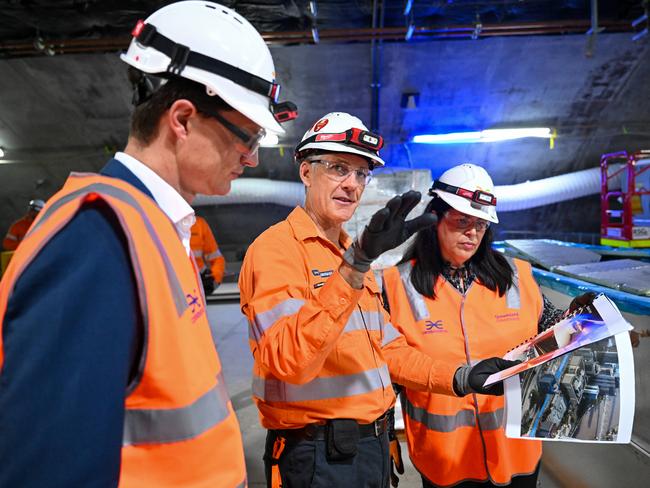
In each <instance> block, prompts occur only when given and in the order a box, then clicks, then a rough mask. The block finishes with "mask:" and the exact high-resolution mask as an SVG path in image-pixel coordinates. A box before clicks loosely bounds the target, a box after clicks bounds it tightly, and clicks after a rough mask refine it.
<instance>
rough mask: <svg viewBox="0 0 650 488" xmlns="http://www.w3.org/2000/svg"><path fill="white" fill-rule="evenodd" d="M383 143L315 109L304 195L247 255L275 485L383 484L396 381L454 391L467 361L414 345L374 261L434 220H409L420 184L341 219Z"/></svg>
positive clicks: (260, 395)
mask: <svg viewBox="0 0 650 488" xmlns="http://www.w3.org/2000/svg"><path fill="white" fill-rule="evenodd" d="M382 145H383V140H382V138H381V136H379V135H378V134H374V133H372V132H370V131H368V130H367V128H366V127H365V126H364V125H363V123H362V122H361V120H359V119H358V118H357V117H354V116H352V115H350V114H347V113H342V112H334V113H330V114H327V115H325V116H324V117H322V118H321V119H320V120H318V121H317V122H316V123H315V124H314V125H313V126H312V127H311V128H310V129H309V130H308V131H307V132H306V133H305V135H304V137H303V139H302V141H301V142H300V144H298V146H297V147H296V151H295V157H296V161H297V162H298V163H299V164H300V167H299V171H300V178H301V180H302V182H303V183H304V185H305V189H306V195H305V204H304V206H303V207H296V209H294V210H293V212H292V213H291V214H290V215H289V217H287V219H286V220H284V221H283V222H280V223H279V224H277V225H274V226H273V227H271V228H270V229H268V230H266V231H265V232H263V233H262V234H261V235H260V236H259V237H258V238H257V239H256V240H255V242H254V243H253V244H252V245H251V246H250V247H249V249H248V252H247V253H246V257H245V258H244V262H243V265H242V270H241V273H240V279H239V288H240V297H241V307H242V312H243V313H244V314H245V315H246V316H247V317H248V320H249V324H250V328H249V344H250V347H251V351H252V353H253V356H254V359H255V366H254V370H253V396H254V399H255V403H256V405H257V407H258V409H259V412H260V419H261V422H262V425H263V426H264V427H265V428H267V429H268V430H269V432H268V435H267V441H266V451H265V456H264V460H265V468H266V476H267V486H269V487H271V486H278V485H277V482H278V481H279V480H278V478H281V481H282V484H283V486H332V487H334V486H337V487H339V486H350V487H355V488H356V487H359V488H363V487H368V488H370V487H378V488H384V487H387V486H388V483H389V478H390V477H389V467H390V461H389V442H388V434H387V426H388V419H387V411H388V410H389V409H390V408H391V407H392V406H393V404H394V402H395V394H394V392H393V389H392V387H391V381H397V382H399V383H400V384H404V385H409V386H410V387H411V388H413V389H416V390H424V391H430V392H435V393H443V394H448V395H454V394H455V392H454V387H453V379H454V373H455V371H456V370H457V369H458V367H459V366H460V364H451V363H443V362H440V361H437V360H435V359H433V358H432V357H430V356H427V355H425V354H422V353H420V352H418V351H417V350H415V349H413V348H411V347H410V346H409V345H408V344H407V343H406V340H405V339H404V337H403V336H402V335H401V334H400V333H399V332H398V331H397V329H396V327H394V326H393V325H392V324H391V323H390V317H389V316H388V314H387V313H386V312H385V311H384V309H383V306H382V303H381V298H380V292H379V288H378V286H377V283H376V282H375V279H374V277H373V274H372V273H369V272H368V271H369V269H370V263H371V262H372V261H373V260H374V259H376V258H377V257H378V256H379V255H380V254H382V253H383V252H385V251H387V250H389V249H392V248H394V247H396V246H398V245H400V244H401V243H402V242H404V241H405V240H406V239H408V237H409V236H410V235H411V234H413V232H415V231H417V230H418V229H422V228H426V227H428V226H431V225H432V224H433V223H434V221H435V216H434V215H432V214H429V215H422V216H420V217H418V218H416V219H413V220H410V221H406V220H405V219H406V216H407V215H408V213H409V211H410V210H411V209H412V208H413V207H414V206H415V205H416V204H417V203H418V201H419V200H420V194H419V193H418V192H415V191H409V192H407V193H404V194H403V195H399V196H396V197H394V198H392V199H391V200H390V201H389V202H388V204H387V205H386V207H385V208H384V209H382V210H380V211H379V212H377V213H376V214H375V215H374V216H373V217H372V218H371V219H370V221H369V223H368V225H367V227H366V228H365V230H364V232H363V233H362V234H361V236H360V237H359V238H358V239H357V240H355V241H354V242H353V241H352V239H350V237H349V236H348V235H347V234H346V233H345V232H344V231H343V229H342V225H343V223H344V222H346V221H348V220H349V219H350V218H351V217H352V215H353V214H354V211H355V210H356V208H357V206H358V205H359V200H360V199H361V195H362V193H363V191H364V189H365V186H366V184H367V183H368V181H369V180H370V173H371V170H372V168H373V167H375V166H383V165H384V161H383V159H382V158H381V157H380V156H379V150H380V149H381V147H382ZM488 361H489V360H488ZM479 364H482V365H483V367H484V369H485V370H489V369H490V368H492V369H493V371H496V369H494V364H493V363H488V365H487V366H488V367H485V366H486V365H485V364H484V363H479ZM507 364H510V363H509V362H507ZM389 371H390V373H389ZM469 375H470V376H471V378H472V379H475V378H474V377H475V376H476V375H475V374H473V373H472V372H469Z"/></svg>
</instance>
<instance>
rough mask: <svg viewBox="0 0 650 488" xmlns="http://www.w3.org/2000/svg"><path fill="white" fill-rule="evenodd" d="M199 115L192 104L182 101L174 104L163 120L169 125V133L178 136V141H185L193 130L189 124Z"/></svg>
mask: <svg viewBox="0 0 650 488" xmlns="http://www.w3.org/2000/svg"><path fill="white" fill-rule="evenodd" d="M197 114H198V111H197V110H196V107H195V106H194V104H193V103H192V102H190V101H189V100H185V99H180V100H176V101H175V102H174V103H172V106H171V107H169V110H168V111H167V113H166V115H165V117H163V120H164V123H165V124H167V126H168V128H169V131H170V132H171V133H172V134H174V135H175V136H176V139H178V140H184V139H186V138H187V136H188V134H189V131H190V130H191V127H190V124H189V123H188V122H189V120H190V119H191V118H192V117H194V116H196V115H197Z"/></svg>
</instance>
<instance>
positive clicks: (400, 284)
mask: <svg viewBox="0 0 650 488" xmlns="http://www.w3.org/2000/svg"><path fill="white" fill-rule="evenodd" d="M429 194H430V195H431V196H433V199H432V200H431V202H430V203H429V204H428V206H427V207H426V210H425V213H427V214H431V213H433V214H436V215H437V218H438V223H437V225H436V226H435V227H431V228H428V229H425V230H423V231H420V232H419V234H418V235H417V236H416V239H415V241H414V243H413V245H412V246H411V248H410V249H409V251H407V253H406V255H405V257H404V260H403V262H402V263H401V264H400V265H398V266H396V267H393V268H389V269H387V270H384V274H383V277H384V291H385V293H386V296H387V302H388V307H389V309H390V313H391V317H392V318H393V321H394V323H396V324H398V326H399V328H400V331H401V332H402V333H403V334H404V336H405V337H406V339H407V341H408V342H409V343H410V344H412V345H414V346H415V347H416V348H417V349H419V350H420V351H423V352H425V353H427V354H429V355H431V356H432V357H435V358H437V359H441V360H443V361H447V362H450V363H454V364H456V363H464V364H465V365H466V366H464V367H463V368H460V369H459V370H458V371H457V374H456V375H455V378H454V386H455V388H456V390H457V391H458V392H459V393H461V394H464V395H466V396H462V397H451V396H445V395H438V394H435V393H426V392H421V391H416V390H413V389H412V388H409V387H408V385H406V387H405V388H404V390H403V392H402V395H403V398H402V399H403V403H402V404H403V413H404V419H405V427H406V436H407V443H408V448H409V454H410V457H411V460H412V461H413V464H414V465H415V467H416V468H417V469H418V471H419V472H420V474H421V475H422V481H423V486H424V487H425V488H429V487H448V486H454V487H461V488H474V487H492V486H513V487H521V488H524V487H525V488H528V487H530V488H533V487H535V486H536V482H537V475H538V470H539V461H540V456H541V452H542V448H541V442H540V441H529V440H520V439H508V438H506V437H505V432H504V426H503V419H504V410H503V408H504V401H503V397H502V396H487V395H483V394H480V393H481V392H480V391H477V388H476V386H477V385H476V384H472V381H471V380H469V379H468V378H467V376H466V373H467V371H469V370H470V365H472V364H475V363H476V362H478V361H480V360H482V359H484V358H488V357H491V356H503V355H504V354H505V353H506V352H507V351H508V349H510V348H512V347H514V346H516V345H517V344H519V343H520V342H522V341H523V340H525V339H527V338H528V337H530V336H533V335H535V334H536V333H537V332H538V329H540V328H542V329H543V328H545V327H548V326H549V325H551V324H552V323H553V322H554V321H555V320H557V319H558V318H559V317H560V315H561V314H562V311H560V310H557V309H556V308H555V307H554V306H553V305H552V304H551V303H550V302H549V301H548V300H546V299H545V298H544V297H543V296H542V294H541V292H540V290H539V287H538V286H537V284H536V283H535V281H534V280H533V276H532V273H531V268H530V265H529V264H528V263H525V262H523V261H520V260H517V259H512V260H510V259H508V258H505V257H504V256H502V255H501V254H499V253H497V252H495V251H493V250H492V249H491V247H490V244H491V241H492V235H491V231H490V224H491V223H498V219H497V214H496V198H495V197H494V185H493V183H492V179H491V178H490V176H489V175H488V174H487V172H486V171H485V170H484V169H483V168H481V167H479V166H475V165H472V164H462V165H459V166H456V167H453V168H451V169H449V170H448V171H446V172H445V173H443V174H442V176H441V177H440V178H439V179H438V180H437V181H435V182H434V183H433V186H432V188H431V190H430V192H429ZM479 364H480V363H479ZM468 380H469V381H468ZM499 388H501V391H502V385H501V384H499ZM468 393H469V394H468Z"/></svg>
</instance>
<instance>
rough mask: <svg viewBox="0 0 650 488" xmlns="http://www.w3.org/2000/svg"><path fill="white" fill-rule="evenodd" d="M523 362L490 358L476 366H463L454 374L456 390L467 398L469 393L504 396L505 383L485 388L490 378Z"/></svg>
mask: <svg viewBox="0 0 650 488" xmlns="http://www.w3.org/2000/svg"><path fill="white" fill-rule="evenodd" d="M520 362H521V361H508V360H507V359H503V358H496V357H495V358H489V359H484V360H483V361H481V362H479V363H476V364H475V365H474V366H461V367H460V368H458V369H457V370H456V373H455V374H454V390H456V393H457V394H458V395H459V396H465V395H468V394H469V393H480V394H481V395H496V396H500V395H503V382H502V381H500V382H498V383H494V384H493V385H490V386H487V387H486V386H483V384H484V383H485V381H486V380H487V379H488V376H490V375H491V374H494V373H498V372H499V371H503V370H504V369H508V368H509V367H511V366H515V365H516V364H519V363H520Z"/></svg>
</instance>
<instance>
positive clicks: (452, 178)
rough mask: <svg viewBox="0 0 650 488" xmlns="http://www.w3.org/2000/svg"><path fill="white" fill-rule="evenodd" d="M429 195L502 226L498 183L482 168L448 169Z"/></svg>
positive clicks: (434, 184)
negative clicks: (495, 192) (495, 183)
mask: <svg viewBox="0 0 650 488" xmlns="http://www.w3.org/2000/svg"><path fill="white" fill-rule="evenodd" d="M429 195H432V196H433V195H438V196H439V197H440V198H441V199H442V200H444V201H445V202H446V203H447V204H448V205H449V206H450V207H451V208H453V209H456V210H458V211H459V212H462V213H464V214H467V215H471V216H473V217H478V218H480V219H485V220H488V221H490V222H494V223H495V224H498V223H499V219H498V218H497V209H496V205H497V199H496V197H495V196H494V183H493V182H492V178H490V175H489V174H488V173H487V171H485V169H483V168H481V167H480V166H476V165H475V164H460V165H458V166H454V167H453V168H451V169H448V170H447V171H445V172H444V173H443V174H442V175H441V176H440V178H439V179H437V180H436V181H434V182H433V185H432V186H431V189H430V190H429Z"/></svg>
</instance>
